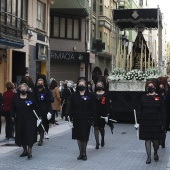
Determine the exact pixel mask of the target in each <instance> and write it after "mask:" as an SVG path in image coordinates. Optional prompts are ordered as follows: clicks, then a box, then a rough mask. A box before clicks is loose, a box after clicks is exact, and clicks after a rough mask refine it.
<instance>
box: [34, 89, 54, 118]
mask: <svg viewBox="0 0 170 170" xmlns="http://www.w3.org/2000/svg"><path fill="white" fill-rule="evenodd" d="M34 95H35V98H36V101H37V103H38V107H39V109H40V112H41V117H42V120H46V121H48V120H47V114H48V112H51V91H50V90H49V89H43V90H42V91H38V89H35V90H34Z"/></svg>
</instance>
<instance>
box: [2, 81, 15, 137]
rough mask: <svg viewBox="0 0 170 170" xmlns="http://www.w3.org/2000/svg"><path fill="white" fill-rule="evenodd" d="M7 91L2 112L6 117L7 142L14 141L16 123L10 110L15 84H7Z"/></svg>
mask: <svg viewBox="0 0 170 170" xmlns="http://www.w3.org/2000/svg"><path fill="white" fill-rule="evenodd" d="M5 87H6V91H5V92H4V93H3V103H2V110H3V114H4V116H5V122H6V125H5V135H6V139H7V140H14V122H13V120H12V115H11V114H10V108H11V103H12V98H13V95H14V92H13V90H14V84H13V83H12V82H7V83H6V85H5Z"/></svg>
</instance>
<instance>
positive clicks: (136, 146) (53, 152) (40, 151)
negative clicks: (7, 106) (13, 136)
mask: <svg viewBox="0 0 170 170" xmlns="http://www.w3.org/2000/svg"><path fill="white" fill-rule="evenodd" d="M59 123H60V125H59V126H55V127H51V128H50V131H49V136H50V139H46V140H44V145H43V146H38V145H37V143H36V144H35V145H34V147H33V157H32V159H31V160H28V159H27V157H24V158H20V157H19V155H20V154H21V152H22V148H19V147H17V146H14V142H13V141H10V142H8V143H7V142H6V141H5V140H4V138H3V137H2V135H3V134H2V135H1V138H0V139H1V142H0V169H2V170H28V169H29V170H104V169H105V170H113V169H114V170H144V169H146V170H166V169H170V161H169V160H170V156H169V153H170V142H169V141H170V133H169V132H168V134H167V139H166V148H165V149H162V148H161V147H160V149H159V151H158V154H159V157H160V160H159V162H155V161H154V159H153V150H152V162H151V164H149V165H147V164H146V163H145V161H146V152H145V146H144V141H138V139H137V137H136V130H135V129H134V127H133V125H132V124H119V123H118V124H115V128H114V133H113V135H112V134H111V132H110V129H109V127H108V126H106V137H105V146H104V147H103V148H99V150H96V149H95V138H94V133H93V130H91V134H90V140H89V143H88V146H87V158H88V159H87V161H82V160H79V161H78V160H77V156H78V155H79V152H78V146H77V142H76V141H75V140H72V139H71V130H70V129H69V127H68V124H67V122H65V121H63V120H59ZM8 144H11V146H5V145H8ZM168 162H169V163H168Z"/></svg>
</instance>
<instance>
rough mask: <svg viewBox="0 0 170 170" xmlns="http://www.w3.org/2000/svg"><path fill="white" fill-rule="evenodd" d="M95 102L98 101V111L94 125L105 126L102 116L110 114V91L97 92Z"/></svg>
mask: <svg viewBox="0 0 170 170" xmlns="http://www.w3.org/2000/svg"><path fill="white" fill-rule="evenodd" d="M95 102H96V113H97V120H96V122H95V125H94V126H97V127H100V128H104V126H105V124H106V123H105V120H104V119H103V118H101V116H102V117H106V116H107V115H108V114H109V95H108V93H106V92H105V93H104V94H102V95H98V94H95Z"/></svg>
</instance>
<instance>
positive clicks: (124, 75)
mask: <svg viewBox="0 0 170 170" xmlns="http://www.w3.org/2000/svg"><path fill="white" fill-rule="evenodd" d="M160 76H162V74H161V72H160V71H159V70H157V69H151V68H150V69H147V70H146V72H144V71H141V70H137V69H135V70H131V71H129V72H127V71H126V70H124V69H122V68H116V69H114V70H113V71H111V72H110V74H109V76H108V79H109V80H115V81H119V80H131V81H134V80H138V81H144V80H147V79H150V78H158V77H160Z"/></svg>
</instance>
